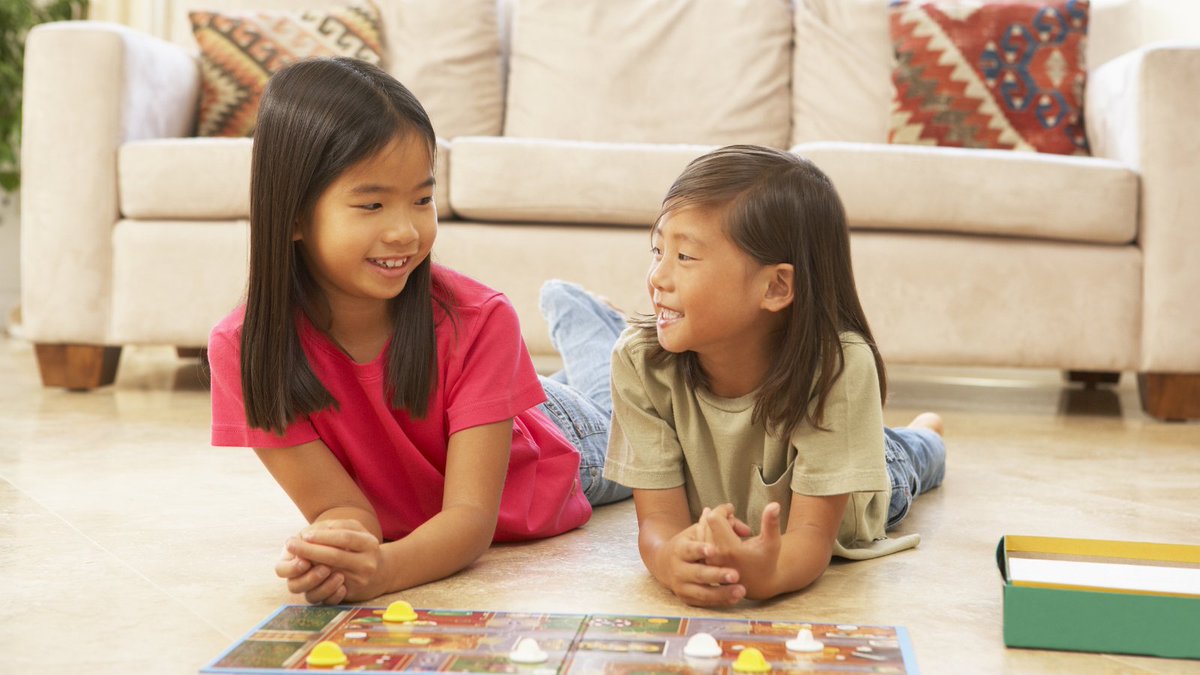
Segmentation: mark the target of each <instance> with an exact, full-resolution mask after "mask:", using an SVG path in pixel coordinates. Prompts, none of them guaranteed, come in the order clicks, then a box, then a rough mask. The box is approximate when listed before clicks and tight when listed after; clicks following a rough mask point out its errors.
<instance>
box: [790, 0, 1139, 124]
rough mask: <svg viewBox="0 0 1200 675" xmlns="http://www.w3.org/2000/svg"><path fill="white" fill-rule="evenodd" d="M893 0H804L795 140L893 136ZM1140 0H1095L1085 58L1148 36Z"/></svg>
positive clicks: (1090, 61) (1100, 58)
mask: <svg viewBox="0 0 1200 675" xmlns="http://www.w3.org/2000/svg"><path fill="white" fill-rule="evenodd" d="M888 3H889V0H797V2H796V7H795V49H794V50H793V61H792V142H793V143H805V142H808V141H859V142H864V143H884V142H886V141H887V130H888V115H889V111H890V105H891V100H892V81H891V72H892V66H893V64H894V62H895V55H894V54H893V52H892V43H891V39H890V37H889V29H888ZM1140 11H1141V8H1140V5H1139V2H1138V0H1092V2H1091V17H1090V19H1089V22H1088V36H1089V38H1088V41H1087V47H1086V50H1087V56H1086V57H1085V59H1084V60H1085V62H1086V63H1087V67H1088V68H1089V69H1094V68H1096V67H1098V66H1100V65H1102V64H1104V63H1107V62H1108V61H1110V60H1112V59H1113V58H1115V57H1117V56H1120V55H1121V54H1124V53H1125V52H1127V51H1129V50H1131V49H1134V48H1135V47H1137V46H1138V44H1140V41H1141V22H1140Z"/></svg>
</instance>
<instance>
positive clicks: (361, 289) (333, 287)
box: [295, 133, 437, 316]
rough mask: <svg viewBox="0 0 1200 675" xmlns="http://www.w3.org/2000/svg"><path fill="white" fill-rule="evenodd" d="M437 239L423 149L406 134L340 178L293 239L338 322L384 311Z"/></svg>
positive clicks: (420, 142) (419, 140)
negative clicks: (346, 314) (344, 315)
mask: <svg viewBox="0 0 1200 675" xmlns="http://www.w3.org/2000/svg"><path fill="white" fill-rule="evenodd" d="M436 236H437V206H436V205H435V204H434V203H433V170H432V166H431V163H430V154H429V149H428V147H427V146H426V144H425V142H424V139H422V138H421V137H420V136H419V135H418V134H415V133H409V134H404V135H399V136H397V137H395V138H393V139H392V140H391V142H389V143H388V144H387V146H385V147H384V148H383V149H382V150H380V151H379V152H378V153H376V154H374V155H372V156H370V157H368V158H367V159H365V160H363V161H361V162H359V163H358V164H355V165H354V166H352V167H350V168H349V169H347V170H346V171H344V172H343V173H342V174H341V175H340V176H338V177H337V178H336V179H335V180H334V181H333V182H332V183H331V184H330V185H329V187H328V188H327V189H326V190H325V192H323V193H322V194H321V196H320V197H319V198H318V199H317V202H316V205H315V206H314V207H313V213H312V218H311V220H310V222H308V223H307V224H305V225H302V226H301V227H300V228H298V229H297V231H296V235H295V238H296V239H297V240H298V241H300V243H301V248H302V251H303V254H304V259H305V262H306V263H307V265H308V268H309V270H310V271H311V272H312V275H313V277H314V279H315V280H316V282H317V285H318V286H320V288H321V291H322V292H323V293H324V295H325V297H326V299H327V300H328V301H329V306H330V309H331V311H332V312H333V314H334V316H337V315H338V314H339V313H341V312H343V311H362V310H377V311H386V308H387V301H388V300H390V299H392V298H394V297H396V296H397V295H399V294H400V292H401V291H403V290H404V287H405V285H406V284H407V283H408V278H409V276H410V274H411V273H412V271H413V269H415V268H416V267H417V266H418V265H420V264H421V263H422V262H423V261H424V260H425V258H426V257H427V256H428V255H429V251H430V250H431V249H432V248H433V241H434V239H435V238H436Z"/></svg>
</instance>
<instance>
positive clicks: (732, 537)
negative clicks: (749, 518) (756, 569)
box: [705, 509, 742, 551]
mask: <svg viewBox="0 0 1200 675" xmlns="http://www.w3.org/2000/svg"><path fill="white" fill-rule="evenodd" d="M705 523H706V524H707V525H708V529H709V530H711V531H712V538H713V545H715V546H716V547H717V548H718V549H719V550H720V549H724V550H727V551H731V550H734V549H736V548H737V546H738V545H739V544H741V543H742V538H741V537H739V536H737V533H736V532H734V531H733V526H732V525H730V524H729V519H728V518H726V517H725V516H723V515H721V513H720V511H718V510H716V509H714V510H713V511H711V512H710V513H709V514H708V518H706V519H705Z"/></svg>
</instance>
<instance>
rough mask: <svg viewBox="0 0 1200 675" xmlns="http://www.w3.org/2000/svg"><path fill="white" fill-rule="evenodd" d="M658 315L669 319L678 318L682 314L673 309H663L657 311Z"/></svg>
mask: <svg viewBox="0 0 1200 675" xmlns="http://www.w3.org/2000/svg"><path fill="white" fill-rule="evenodd" d="M658 316H659V318H660V319H666V320H668V321H669V320H671V319H678V318H679V317H681V316H683V315H682V314H680V313H679V312H676V311H674V310H670V309H664V310H662V311H661V312H659V314H658Z"/></svg>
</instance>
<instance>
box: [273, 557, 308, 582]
mask: <svg viewBox="0 0 1200 675" xmlns="http://www.w3.org/2000/svg"><path fill="white" fill-rule="evenodd" d="M310 569H312V563H310V562H309V561H307V560H305V559H304V558H297V557H296V556H294V555H291V554H289V555H288V557H287V558H281V559H279V560H277V561H276V562H275V575H276V576H278V577H280V578H282V579H292V578H294V577H298V576H300V575H301V574H304V573H305V572H307V571H309V570H310Z"/></svg>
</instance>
